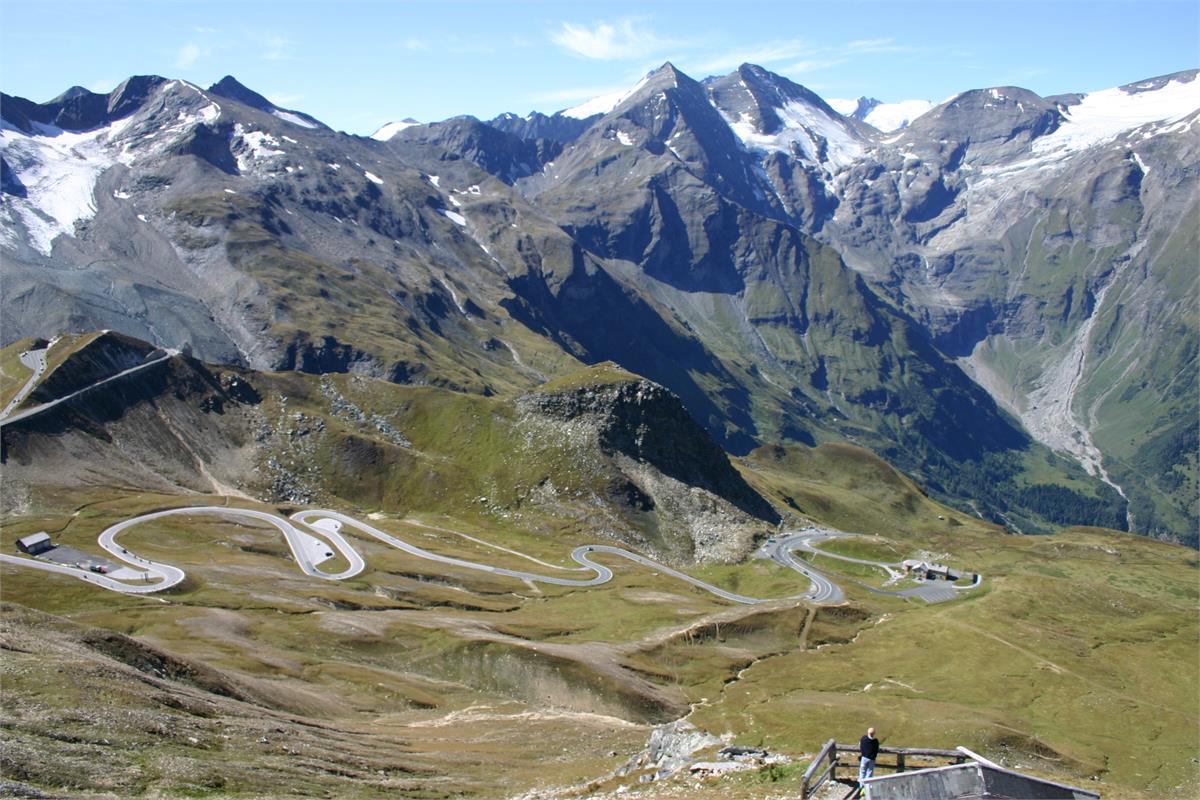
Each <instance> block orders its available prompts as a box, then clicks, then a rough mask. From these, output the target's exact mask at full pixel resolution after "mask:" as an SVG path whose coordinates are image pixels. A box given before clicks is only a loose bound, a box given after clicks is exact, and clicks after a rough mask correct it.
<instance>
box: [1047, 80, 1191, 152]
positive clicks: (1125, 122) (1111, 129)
mask: <svg viewBox="0 0 1200 800" xmlns="http://www.w3.org/2000/svg"><path fill="white" fill-rule="evenodd" d="M1197 109H1200V80H1195V79H1193V80H1190V81H1182V80H1174V81H1171V82H1169V83H1167V84H1166V85H1165V86H1163V87H1162V88H1161V89H1158V90H1156V91H1141V92H1134V93H1132V94H1130V93H1129V92H1126V91H1125V90H1124V89H1120V88H1117V89H1105V90H1104V91H1101V92H1092V93H1091V94H1088V95H1084V98H1083V100H1082V101H1080V102H1079V104H1078V105H1074V106H1071V107H1070V108H1067V109H1066V110H1065V111H1063V116H1064V117H1066V122H1065V123H1064V124H1062V125H1060V126H1059V127H1058V130H1056V131H1054V132H1053V133H1051V134H1048V135H1046V136H1043V137H1042V138H1040V139H1038V140H1037V141H1035V142H1034V143H1033V152H1034V153H1035V154H1038V155H1068V154H1070V153H1074V152H1078V151H1080V150H1085V149H1087V148H1089V147H1093V146H1095V145H1098V144H1103V143H1105V142H1109V141H1112V140H1113V139H1115V138H1117V137H1118V136H1120V135H1121V134H1122V133H1124V132H1125V131H1130V130H1133V129H1134V128H1140V127H1141V126H1143V125H1147V124H1149V123H1151V122H1160V121H1161V122H1162V123H1164V125H1165V127H1164V128H1163V130H1161V131H1159V132H1162V133H1170V132H1174V130H1175V129H1176V127H1177V126H1179V125H1181V124H1186V123H1184V119H1185V118H1186V117H1188V116H1189V115H1191V114H1192V113H1194V112H1195V111H1196V110H1197Z"/></svg>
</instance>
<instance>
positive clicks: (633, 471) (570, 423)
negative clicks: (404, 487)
mask: <svg viewBox="0 0 1200 800" xmlns="http://www.w3.org/2000/svg"><path fill="white" fill-rule="evenodd" d="M593 369H594V370H595V369H596V368H593ZM601 369H603V368H601ZM601 377H602V380H599V381H596V380H592V379H590V378H589V379H587V380H585V382H583V383H582V384H580V385H571V386H566V387H561V388H560V387H557V386H555V384H550V385H548V386H547V387H545V388H544V389H542V390H540V391H538V392H535V393H531V394H527V395H524V396H522V397H521V398H520V399H519V400H518V402H517V407H518V409H519V410H520V411H521V412H522V413H523V414H525V415H528V416H530V417H535V418H540V420H541V421H542V423H543V424H544V422H550V423H551V425H552V427H561V428H563V429H564V431H565V432H566V436H567V438H568V439H572V440H574V442H575V443H576V444H577V445H581V446H582V447H583V448H594V449H595V450H596V451H598V452H599V453H602V454H604V455H605V456H607V457H608V458H609V459H611V462H612V463H611V466H610V467H608V468H602V469H601V470H600V471H599V472H598V474H603V473H608V474H610V478H609V479H608V485H607V487H606V491H607V492H608V493H609V494H610V496H612V497H614V499H617V500H623V502H624V503H625V504H626V505H628V506H629V507H630V508H631V509H632V510H636V511H641V512H645V513H646V516H649V515H650V514H653V515H654V517H655V518H656V519H655V520H654V524H653V525H652V526H647V527H645V528H643V531H642V533H643V535H644V536H646V540H645V544H646V545H648V546H650V547H652V548H653V549H655V550H658V551H660V552H664V553H665V554H666V555H668V556H670V557H673V558H675V559H684V560H697V561H711V560H720V561H727V560H736V559H738V558H741V557H743V556H744V555H745V553H746V552H748V549H749V547H750V546H751V544H752V543H753V541H754V539H755V536H756V534H758V535H761V533H762V532H764V531H765V530H766V529H767V528H766V527H765V526H767V525H774V524H777V523H778V522H779V519H780V518H779V514H778V513H777V512H776V511H775V510H774V509H773V508H772V507H771V505H770V503H768V502H767V501H766V500H765V499H764V498H763V497H762V496H761V495H759V494H758V493H757V492H755V491H754V490H753V489H752V488H750V486H749V485H748V484H747V483H746V482H745V480H744V479H743V478H742V476H741V475H740V474H739V473H738V472H737V470H735V469H734V468H733V466H732V465H731V464H730V463H729V459H728V457H727V456H726V455H725V452H724V451H723V450H722V449H721V448H720V447H718V446H717V444H716V443H715V442H714V441H713V440H712V438H711V437H710V436H709V435H708V434H707V433H706V432H705V431H704V430H703V429H702V428H700V427H699V426H698V425H697V424H696V422H695V421H694V420H693V419H692V418H691V417H690V416H688V414H687V411H686V410H685V409H684V408H683V405H682V404H681V403H680V401H679V398H677V397H676V396H675V395H673V394H671V393H670V392H669V391H667V390H666V389H664V388H663V387H661V386H659V385H657V384H655V383H652V382H650V381H645V380H638V379H636V378H635V377H634V376H628V377H625V378H622V377H621V376H620V375H619V374H618V375H617V376H616V377H615V378H614V377H613V376H612V375H610V374H606V375H603V376H601ZM535 424H537V423H535ZM592 458H594V456H592ZM647 521H649V520H647Z"/></svg>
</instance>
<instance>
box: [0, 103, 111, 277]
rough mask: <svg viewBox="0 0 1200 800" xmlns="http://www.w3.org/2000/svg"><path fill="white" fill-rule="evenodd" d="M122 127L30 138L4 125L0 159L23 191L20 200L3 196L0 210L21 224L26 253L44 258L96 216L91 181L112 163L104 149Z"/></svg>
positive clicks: (54, 131) (46, 131)
mask: <svg viewBox="0 0 1200 800" xmlns="http://www.w3.org/2000/svg"><path fill="white" fill-rule="evenodd" d="M127 124H128V121H127V120H122V121H120V122H119V123H117V124H114V125H111V126H107V127H104V128H99V129H97V130H94V131H87V132H86V133H72V132H69V131H64V130H60V129H59V128H55V127H52V126H48V125H40V126H38V130H39V132H40V134H41V135H34V136H29V135H27V134H25V133H23V132H21V131H19V130H17V129H15V128H13V127H12V126H10V125H7V124H5V125H4V126H3V127H2V128H0V154H3V156H4V160H5V161H6V162H7V163H8V166H9V168H10V169H11V170H12V171H13V173H14V174H15V175H16V177H17V179H18V180H19V181H20V182H21V183H22V184H23V185H24V186H25V191H26V194H25V197H13V196H6V197H5V205H8V206H10V207H11V212H10V215H9V219H10V220H12V215H15V216H16V217H17V218H19V219H20V222H21V224H22V226H23V227H24V228H25V233H26V238H27V241H28V242H29V244H30V246H31V247H33V248H34V249H35V250H37V251H38V252H40V253H42V254H44V255H47V256H48V255H50V251H51V247H52V244H53V242H54V240H55V239H56V238H58V237H59V236H60V235H62V234H64V233H65V234H68V235H73V234H74V233H75V224H76V223H77V222H80V221H82V220H87V219H91V218H92V216H94V215H95V213H96V200H95V190H96V180H97V179H98V178H99V177H100V174H101V173H102V172H104V171H105V170H106V169H108V168H109V167H111V166H113V165H114V164H116V163H117V159H116V158H115V157H114V156H113V155H111V154H110V153H109V152H108V151H107V150H106V149H105V146H104V145H105V143H106V142H107V141H108V140H110V139H111V138H112V137H113V136H115V134H116V133H117V132H119V131H120V130H121V129H123V128H124V127H125V126H126V125H127ZM114 196H117V195H116V193H115V192H114ZM5 238H6V239H9V240H14V239H19V237H13V236H8V235H6V237H5Z"/></svg>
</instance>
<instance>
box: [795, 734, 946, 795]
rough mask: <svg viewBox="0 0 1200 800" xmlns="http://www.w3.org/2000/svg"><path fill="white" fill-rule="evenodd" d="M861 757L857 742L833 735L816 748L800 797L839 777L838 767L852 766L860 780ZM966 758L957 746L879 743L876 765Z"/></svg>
mask: <svg viewBox="0 0 1200 800" xmlns="http://www.w3.org/2000/svg"><path fill="white" fill-rule="evenodd" d="M840 753H848V754H850V758H849V759H845V760H843V759H841V758H840V757H839V754H840ZM885 756H894V758H891V759H887V760H885V759H884V757H885ZM858 759H859V755H858V745H856V744H838V743H837V741H836V740H834V739H830V740H829V741H828V742H826V743H825V745H824V746H823V747H822V748H821V749H820V750H819V751H818V752H817V756H816V758H814V759H813V762H812V763H811V764H809V765H808V769H806V770H805V771H804V778H803V782H802V783H801V785H800V798H801V800H807V799H808V798H809V797H812V795H813V794H815V793H816V791H817V790H818V789H820V788H821V786H823V785H824V784H825V782H826V781H829V780H834V781H836V780H837V770H838V767H848V768H851V769H852V771H851V773H850V777H851V779H852V780H857V779H858ZM967 760H968V756H967V755H966V754H965V753H962V752H960V751H958V750H935V749H931V748H928V747H880V748H879V757H878V758H876V759H875V769H876V770H881V769H890V770H892V771H893V772H904V771H905V770H907V769H924V768H925V767H933V766H942V765H944V764H946V763H947V762H949V763H951V764H962V763H964V762H965V761H967ZM823 765H824V766H823Z"/></svg>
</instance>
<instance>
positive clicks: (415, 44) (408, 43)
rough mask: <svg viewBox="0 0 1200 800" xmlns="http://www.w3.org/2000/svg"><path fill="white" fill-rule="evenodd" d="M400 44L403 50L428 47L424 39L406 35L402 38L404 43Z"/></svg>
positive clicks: (426, 48) (425, 48)
mask: <svg viewBox="0 0 1200 800" xmlns="http://www.w3.org/2000/svg"><path fill="white" fill-rule="evenodd" d="M400 46H401V47H403V48H404V49H405V50H428V49H429V45H428V44H427V43H426V42H425V40H424V39H418V38H417V37H415V36H410V37H408V38H407V39H405V40H404V43H403V44H401V45H400Z"/></svg>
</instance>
